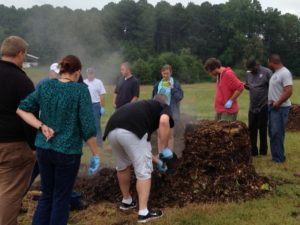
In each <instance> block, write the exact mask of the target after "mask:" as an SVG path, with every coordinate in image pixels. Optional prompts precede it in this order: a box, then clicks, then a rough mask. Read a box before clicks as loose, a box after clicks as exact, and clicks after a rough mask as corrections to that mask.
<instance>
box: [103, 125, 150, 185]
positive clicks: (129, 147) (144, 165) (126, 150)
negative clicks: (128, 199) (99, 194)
mask: <svg viewBox="0 0 300 225" xmlns="http://www.w3.org/2000/svg"><path fill="white" fill-rule="evenodd" d="M147 138H148V135H147V134H145V135H144V137H143V138H142V139H139V138H138V137H137V136H136V135H135V134H133V133H132V132H130V131H127V130H124V129H120V128H118V129H114V130H113V131H111V132H110V133H109V135H108V141H109V143H110V145H111V147H112V153H113V156H114V159H115V162H116V169H117V170H118V171H122V170H125V169H126V168H127V167H128V166H131V165H133V168H134V172H135V175H136V178H137V179H138V180H147V179H150V178H151V173H152V171H153V165H152V152H151V144H150V142H149V141H147Z"/></svg>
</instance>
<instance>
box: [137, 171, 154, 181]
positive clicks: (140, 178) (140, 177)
mask: <svg viewBox="0 0 300 225" xmlns="http://www.w3.org/2000/svg"><path fill="white" fill-rule="evenodd" d="M135 176H136V179H137V180H138V181H145V180H149V179H151V172H150V173H149V172H148V173H139V172H135Z"/></svg>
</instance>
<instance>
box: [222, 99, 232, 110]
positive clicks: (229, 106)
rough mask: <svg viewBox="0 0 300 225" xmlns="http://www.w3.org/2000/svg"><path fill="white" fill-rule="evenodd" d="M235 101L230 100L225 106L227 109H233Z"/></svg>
mask: <svg viewBox="0 0 300 225" xmlns="http://www.w3.org/2000/svg"><path fill="white" fill-rule="evenodd" d="M232 104H233V101H232V100H231V99H229V100H228V101H227V102H226V104H225V105H224V107H225V109H230V108H231V107H232Z"/></svg>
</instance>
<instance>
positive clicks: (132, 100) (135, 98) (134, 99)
mask: <svg viewBox="0 0 300 225" xmlns="http://www.w3.org/2000/svg"><path fill="white" fill-rule="evenodd" d="M138 99H139V98H138V97H136V96H134V97H133V98H132V99H131V102H136V101H137V100H138Z"/></svg>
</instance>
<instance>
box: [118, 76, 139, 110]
mask: <svg viewBox="0 0 300 225" xmlns="http://www.w3.org/2000/svg"><path fill="white" fill-rule="evenodd" d="M115 94H117V99H116V106H117V107H116V108H117V109H119V108H120V107H121V106H123V105H125V104H127V103H130V102H131V100H132V99H133V97H139V95H140V85H139V81H138V80H137V79H136V78H135V76H131V77H129V78H128V79H124V78H123V77H122V78H120V79H119V81H118V83H117V86H116V89H115Z"/></svg>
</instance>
